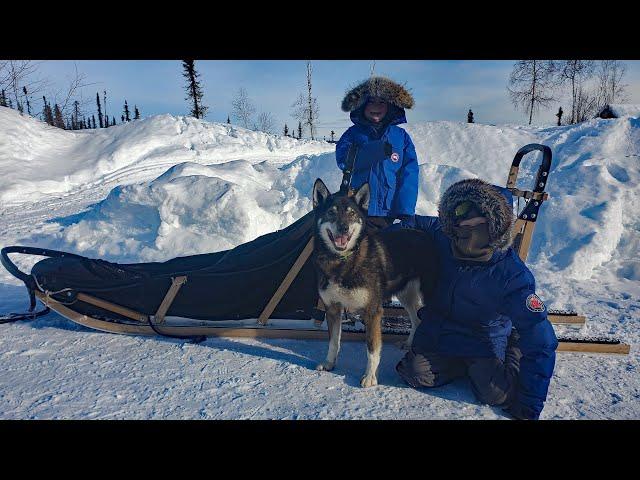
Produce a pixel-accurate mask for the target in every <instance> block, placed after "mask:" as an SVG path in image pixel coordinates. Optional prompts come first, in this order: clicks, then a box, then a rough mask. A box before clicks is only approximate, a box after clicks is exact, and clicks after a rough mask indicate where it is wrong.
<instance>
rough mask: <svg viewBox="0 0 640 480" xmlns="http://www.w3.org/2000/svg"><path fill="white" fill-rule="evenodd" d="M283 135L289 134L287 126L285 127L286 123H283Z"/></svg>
mask: <svg viewBox="0 0 640 480" xmlns="http://www.w3.org/2000/svg"><path fill="white" fill-rule="evenodd" d="M284 136H285V137H288V136H289V127H287V124H286V123H285V124H284Z"/></svg>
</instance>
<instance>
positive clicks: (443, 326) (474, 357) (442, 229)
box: [391, 179, 558, 419]
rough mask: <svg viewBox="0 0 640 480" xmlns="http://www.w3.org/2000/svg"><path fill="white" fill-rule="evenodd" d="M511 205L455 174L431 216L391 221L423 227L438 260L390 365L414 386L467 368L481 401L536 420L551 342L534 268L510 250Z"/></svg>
mask: <svg viewBox="0 0 640 480" xmlns="http://www.w3.org/2000/svg"><path fill="white" fill-rule="evenodd" d="M512 205H513V204H512V197H511V193H510V192H509V191H508V190H507V189H504V188H501V187H497V186H494V185H490V184H488V183H486V182H484V181H482V180H479V179H470V180H463V181H460V182H457V183H455V184H453V185H452V186H451V187H449V188H448V189H447V191H446V192H445V193H444V195H443V196H442V199H441V201H440V205H439V211H438V217H426V216H416V217H415V221H414V222H403V223H402V224H397V225H394V226H392V227H391V228H400V227H404V228H417V229H420V230H424V231H426V232H427V233H429V234H430V235H432V237H433V239H434V240H435V243H436V245H437V248H438V250H439V254H440V258H441V260H440V261H441V265H440V272H441V273H440V278H439V280H438V285H437V286H436V288H435V290H434V292H433V295H432V296H431V297H430V298H428V299H426V301H425V307H423V308H422V309H421V310H419V311H418V317H419V318H420V320H421V323H420V325H419V326H418V328H417V330H416V333H415V336H414V340H413V344H412V346H411V349H410V351H409V352H408V353H407V354H406V355H405V357H404V358H403V359H402V360H401V361H400V363H398V365H397V367H396V370H397V371H398V373H399V374H400V376H401V377H402V378H403V379H404V381H406V382H407V383H408V384H409V385H411V386H413V387H438V386H440V385H444V384H445V383H448V382H450V381H452V380H454V379H455V378H457V377H460V376H464V375H467V376H468V377H469V379H470V382H471V386H472V388H473V391H474V393H475V394H476V396H477V397H478V399H479V400H480V401H481V402H483V403H487V404H489V405H500V406H502V407H504V408H505V409H506V410H507V411H508V412H509V413H510V414H511V415H512V416H513V417H515V418H519V419H538V417H539V416H540V412H541V411H542V408H543V406H544V401H545V399H546V397H547V390H548V388H549V381H550V379H551V375H552V373H553V367H554V364H555V350H556V347H557V346H558V342H557V339H556V336H555V333H554V331H553V327H552V326H551V324H550V323H549V321H548V319H547V312H546V308H545V306H544V304H543V303H542V301H541V300H540V298H539V297H538V296H537V295H536V293H535V280H534V278H533V275H532V274H531V272H530V271H529V269H528V268H527V267H526V265H525V264H524V263H523V262H522V261H521V260H520V258H519V257H518V255H517V254H516V252H515V251H514V250H513V248H511V242H512V236H511V232H512V228H513V221H514V215H513V207H512Z"/></svg>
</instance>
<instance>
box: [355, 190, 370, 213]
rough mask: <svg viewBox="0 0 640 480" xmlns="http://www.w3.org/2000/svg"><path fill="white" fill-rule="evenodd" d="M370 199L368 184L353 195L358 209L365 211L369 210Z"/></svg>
mask: <svg viewBox="0 0 640 480" xmlns="http://www.w3.org/2000/svg"><path fill="white" fill-rule="evenodd" d="M370 198H371V192H370V191H369V184H368V183H365V184H364V185H362V186H361V187H360V188H359V189H358V191H357V192H356V193H354V194H353V199H354V200H355V202H356V203H357V204H358V205H360V208H362V209H363V210H365V211H367V210H369V199H370Z"/></svg>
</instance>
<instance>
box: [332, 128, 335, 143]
mask: <svg viewBox="0 0 640 480" xmlns="http://www.w3.org/2000/svg"><path fill="white" fill-rule="evenodd" d="M335 135H336V132H334V131H333V130H331V141H332V142H333V141H334V137H335Z"/></svg>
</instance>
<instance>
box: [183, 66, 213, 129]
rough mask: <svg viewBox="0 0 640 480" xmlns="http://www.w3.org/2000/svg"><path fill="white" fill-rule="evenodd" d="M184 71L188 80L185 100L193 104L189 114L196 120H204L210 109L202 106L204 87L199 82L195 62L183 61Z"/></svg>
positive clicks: (184, 75)
mask: <svg viewBox="0 0 640 480" xmlns="http://www.w3.org/2000/svg"><path fill="white" fill-rule="evenodd" d="M182 70H183V73H182V76H183V77H184V78H185V79H186V80H187V85H186V86H185V91H186V92H187V97H186V98H185V100H189V101H190V102H191V104H192V106H191V111H190V112H189V113H190V115H193V116H194V117H196V118H204V116H205V115H206V114H207V110H209V107H205V106H204V105H203V104H202V96H203V94H202V87H201V85H200V82H199V81H198V77H199V76H200V74H199V73H198V72H197V71H196V66H195V61H194V60H183V61H182Z"/></svg>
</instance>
